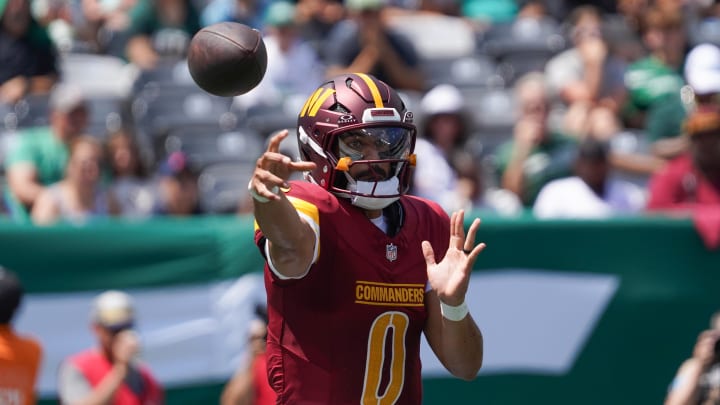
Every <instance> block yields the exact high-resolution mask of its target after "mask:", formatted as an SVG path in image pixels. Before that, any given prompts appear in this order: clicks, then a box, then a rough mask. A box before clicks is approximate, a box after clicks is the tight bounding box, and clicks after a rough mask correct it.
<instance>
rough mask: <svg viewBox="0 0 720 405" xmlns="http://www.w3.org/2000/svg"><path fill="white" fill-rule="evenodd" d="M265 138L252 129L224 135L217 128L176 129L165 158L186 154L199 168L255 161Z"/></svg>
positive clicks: (170, 135) (165, 147)
mask: <svg viewBox="0 0 720 405" xmlns="http://www.w3.org/2000/svg"><path fill="white" fill-rule="evenodd" d="M264 148H265V146H264V142H263V139H262V137H261V136H260V135H259V134H258V133H257V132H256V131H254V130H252V129H250V128H237V129H235V130H233V131H226V132H222V131H220V129H219V128H217V127H205V126H189V127H182V128H176V129H173V130H171V131H170V132H169V133H168V136H167V137H166V138H165V140H164V142H163V151H162V152H163V155H164V156H167V155H169V154H170V153H172V152H175V151H182V152H184V153H185V154H186V155H187V156H188V159H189V161H190V162H192V164H193V165H194V166H196V167H205V166H209V165H212V164H216V163H222V162H253V163H254V162H255V160H256V159H257V158H258V157H259V156H260V154H261V153H262V151H263V150H264Z"/></svg>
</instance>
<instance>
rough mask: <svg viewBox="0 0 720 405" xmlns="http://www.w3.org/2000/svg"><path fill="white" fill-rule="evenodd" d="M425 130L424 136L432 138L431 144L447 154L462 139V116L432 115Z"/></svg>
mask: <svg viewBox="0 0 720 405" xmlns="http://www.w3.org/2000/svg"><path fill="white" fill-rule="evenodd" d="M427 130H428V132H427V134H426V135H427V136H430V137H432V140H433V143H434V144H435V145H437V146H438V147H439V148H440V149H442V150H443V151H445V152H449V151H451V150H452V149H453V148H454V147H455V145H456V143H457V142H458V139H459V138H461V137H462V131H463V123H462V116H461V115H460V114H453V113H443V114H436V115H433V116H432V117H431V118H430V122H429V123H428V127H427Z"/></svg>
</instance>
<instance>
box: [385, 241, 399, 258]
mask: <svg viewBox="0 0 720 405" xmlns="http://www.w3.org/2000/svg"><path fill="white" fill-rule="evenodd" d="M385 258H386V259H388V260H389V261H391V262H394V261H395V260H397V246H396V245H393V244H392V243H391V244H389V245H387V246H385Z"/></svg>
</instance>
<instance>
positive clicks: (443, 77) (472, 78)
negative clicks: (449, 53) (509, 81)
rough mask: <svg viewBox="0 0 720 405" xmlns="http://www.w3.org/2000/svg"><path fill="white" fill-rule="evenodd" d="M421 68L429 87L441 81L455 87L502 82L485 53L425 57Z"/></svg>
mask: <svg viewBox="0 0 720 405" xmlns="http://www.w3.org/2000/svg"><path fill="white" fill-rule="evenodd" d="M421 68H422V70H423V72H424V73H425V77H426V78H427V80H428V82H429V83H428V84H429V86H430V87H433V86H435V85H438V84H443V83H446V84H452V85H455V86H456V87H462V86H498V85H500V86H502V85H503V84H504V81H503V78H502V76H501V75H500V72H499V70H498V66H497V64H496V63H495V61H494V60H492V59H491V58H490V57H488V56H487V55H480V54H475V55H467V56H462V57H458V58H454V57H450V58H434V59H425V60H423V61H422V64H421Z"/></svg>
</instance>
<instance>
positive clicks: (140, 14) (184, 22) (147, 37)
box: [125, 0, 200, 70]
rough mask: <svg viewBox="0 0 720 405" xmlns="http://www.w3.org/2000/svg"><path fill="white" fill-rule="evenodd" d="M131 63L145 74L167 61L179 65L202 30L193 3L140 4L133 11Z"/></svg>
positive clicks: (160, 0)
mask: <svg viewBox="0 0 720 405" xmlns="http://www.w3.org/2000/svg"><path fill="white" fill-rule="evenodd" d="M129 15H130V27H129V28H128V32H127V33H126V35H127V36H128V38H129V39H128V42H127V45H126V47H125V52H126V57H127V59H128V60H129V61H130V62H131V63H133V64H134V65H136V66H137V67H139V68H140V69H142V70H152V69H155V68H156V67H158V64H160V63H161V62H162V61H163V60H164V59H168V60H170V61H179V60H180V59H182V58H183V57H184V56H185V53H186V51H187V48H188V46H189V44H190V40H191V39H192V37H193V35H195V33H197V32H198V31H199V30H200V16H199V13H198V10H197V9H196V8H195V5H194V3H193V2H192V1H190V0H138V2H137V4H136V5H135V6H134V7H133V8H132V9H131V10H130V12H129Z"/></svg>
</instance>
